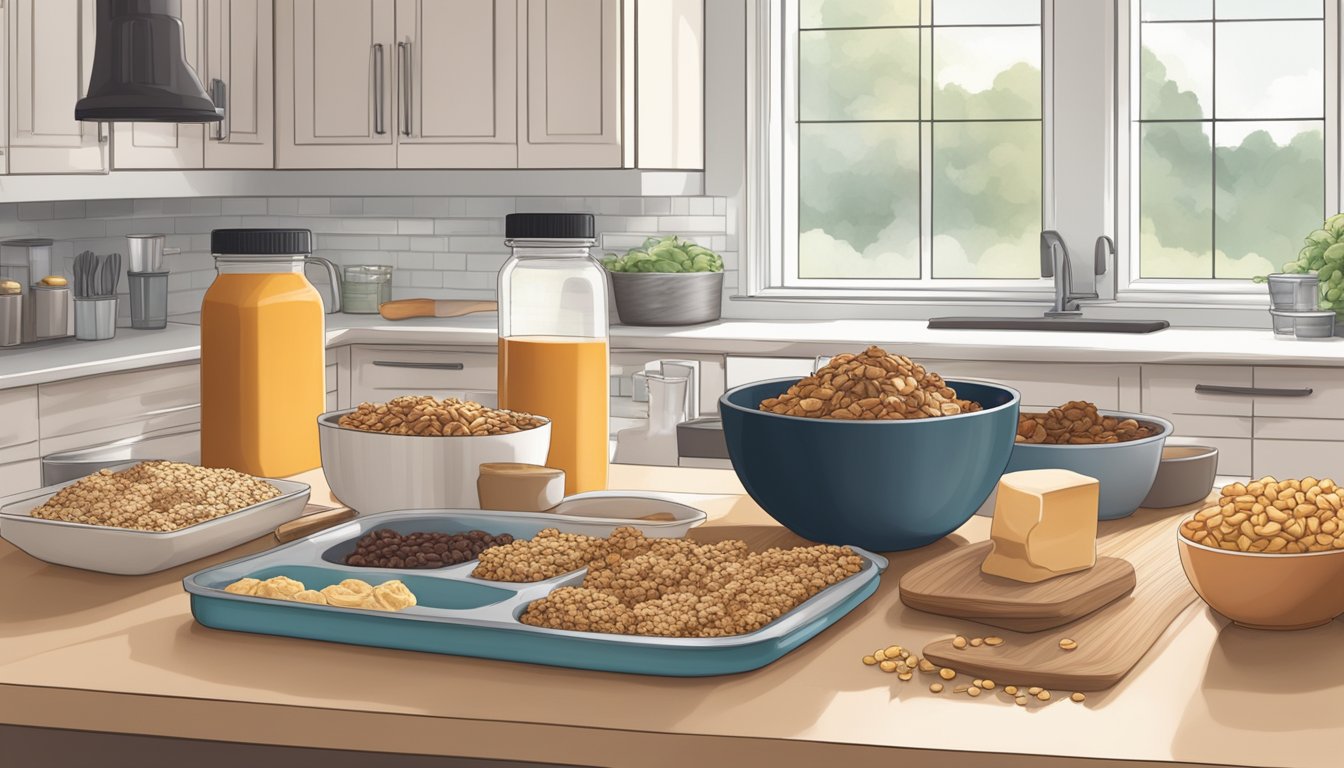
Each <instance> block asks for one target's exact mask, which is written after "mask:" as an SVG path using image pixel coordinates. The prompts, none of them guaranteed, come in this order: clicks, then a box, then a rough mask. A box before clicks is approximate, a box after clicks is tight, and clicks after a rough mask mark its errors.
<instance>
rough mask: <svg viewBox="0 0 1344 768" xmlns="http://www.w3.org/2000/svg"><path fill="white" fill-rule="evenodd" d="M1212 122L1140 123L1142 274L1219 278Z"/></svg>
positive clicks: (1140, 238)
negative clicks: (1215, 272)
mask: <svg viewBox="0 0 1344 768" xmlns="http://www.w3.org/2000/svg"><path fill="white" fill-rule="evenodd" d="M1209 128H1210V124H1209V123H1150V124H1147V125H1142V126H1140V138H1139V142H1140V146H1139V249H1140V253H1141V254H1142V264H1141V267H1140V272H1141V275H1140V276H1141V277H1205V278H1207V277H1213V255H1212V243H1213V199H1212V197H1213V194H1212V188H1213V179H1212V176H1211V174H1212V160H1211V157H1210V155H1211V153H1212V151H1213V150H1212V146H1211V144H1210V137H1209V134H1208V131H1209Z"/></svg>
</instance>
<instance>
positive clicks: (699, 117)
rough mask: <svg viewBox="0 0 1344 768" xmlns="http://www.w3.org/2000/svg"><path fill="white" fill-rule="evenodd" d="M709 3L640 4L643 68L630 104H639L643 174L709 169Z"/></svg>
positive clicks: (662, 0)
mask: <svg viewBox="0 0 1344 768" xmlns="http://www.w3.org/2000/svg"><path fill="white" fill-rule="evenodd" d="M705 1H706V0H639V13H638V14H637V19H636V20H635V28H636V29H635V47H636V51H635V53H636V58H637V61H638V64H637V65H636V67H635V72H636V77H635V78H632V79H633V80H634V81H635V82H634V83H633V90H634V92H635V93H643V94H648V97H647V98H643V99H633V94H631V83H627V84H626V93H627V94H628V96H627V98H630V99H632V100H634V101H635V102H636V104H637V108H636V110H635V111H636V113H637V115H638V117H637V118H636V120H635V124H636V125H637V126H638V128H639V131H638V133H639V140H638V141H637V142H636V156H635V163H634V164H635V166H636V167H638V168H665V169H667V168H671V169H686V168H704V167H705V143H704V125H705V55H704V51H705V34H704V33H705Z"/></svg>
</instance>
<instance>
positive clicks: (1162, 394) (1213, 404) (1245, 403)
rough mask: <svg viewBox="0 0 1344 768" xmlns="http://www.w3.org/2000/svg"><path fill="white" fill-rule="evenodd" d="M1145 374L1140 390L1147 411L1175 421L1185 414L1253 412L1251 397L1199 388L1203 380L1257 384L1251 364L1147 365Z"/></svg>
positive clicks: (1242, 414) (1227, 385) (1234, 383)
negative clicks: (1212, 392)
mask: <svg viewBox="0 0 1344 768" xmlns="http://www.w3.org/2000/svg"><path fill="white" fill-rule="evenodd" d="M1142 376H1143V381H1142V386H1141V388H1140V393H1141V407H1142V409H1143V412H1144V413H1151V414H1154V415H1156V416H1162V417H1165V418H1168V419H1171V420H1172V421H1173V422H1175V421H1177V420H1178V418H1179V417H1180V416H1182V415H1198V414H1202V415H1206V416H1250V415H1251V401H1252V398H1250V397H1247V396H1244V395H1232V394H1210V393H1205V392H1196V391H1195V387H1196V385H1199V384H1209V385H1215V386H1224V387H1250V386H1253V383H1254V377H1253V376H1252V369H1251V368H1250V367H1249V366H1231V365H1145V366H1143V371H1142ZM1172 417H1178V418H1172Z"/></svg>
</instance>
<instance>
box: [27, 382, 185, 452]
mask: <svg viewBox="0 0 1344 768" xmlns="http://www.w3.org/2000/svg"><path fill="white" fill-rule="evenodd" d="M200 370H201V368H200V365H199V364H196V363H191V364H187V365H172V366H165V367H161V368H148V369H142V370H138V371H126V372H123V373H111V374H107V375H105V376H91V377H88V378H84V379H75V380H73V381H62V382H56V383H52V384H42V385H40V386H38V388H37V404H38V416H39V418H40V419H41V449H42V453H43V455H46V454H50V453H54V452H57V451H69V450H75V449H77V448H87V447H89V446H93V445H102V444H104V443H109V442H112V441H114V440H118V439H120V438H125V437H136V436H138V435H142V434H145V433H148V432H154V431H158V430H162V429H167V428H170V427H179V426H187V425H191V424H198V423H200V420H201V393H200V384H201V382H200V378H201V377H200Z"/></svg>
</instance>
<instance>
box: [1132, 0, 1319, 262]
mask: <svg viewBox="0 0 1344 768" xmlns="http://www.w3.org/2000/svg"><path fill="white" fill-rule="evenodd" d="M1325 6H1326V3H1324V2H1322V0H1132V1H1131V7H1130V13H1131V18H1130V25H1131V27H1130V28H1131V30H1132V32H1131V35H1132V50H1134V51H1135V54H1134V55H1133V56H1132V59H1131V62H1130V67H1131V72H1130V76H1131V78H1132V81H1131V83H1132V84H1131V89H1130V93H1131V98H1130V110H1129V111H1130V120H1131V121H1132V128H1131V130H1130V139H1131V142H1132V145H1131V154H1130V163H1131V166H1130V174H1131V178H1132V179H1136V180H1137V181H1136V183H1132V184H1131V188H1130V194H1131V195H1132V198H1131V203H1130V205H1131V210H1132V211H1133V214H1132V216H1131V219H1132V221H1131V237H1132V239H1133V242H1134V243H1135V244H1136V245H1137V269H1136V270H1135V271H1136V272H1137V274H1136V277H1137V278H1138V279H1139V280H1140V282H1142V281H1147V280H1151V279H1159V280H1162V279H1166V280H1173V279H1175V280H1182V281H1185V282H1187V283H1188V281H1189V280H1190V279H1192V278H1193V279H1202V280H1209V279H1218V280H1244V279H1245V278H1249V277H1252V276H1255V275H1263V274H1266V273H1268V272H1274V271H1278V269H1279V268H1280V267H1282V265H1283V263H1284V262H1286V261H1289V260H1291V259H1293V258H1295V257H1296V256H1297V252H1298V249H1299V248H1301V246H1302V238H1303V237H1304V236H1305V235H1306V234H1307V233H1308V232H1310V231H1311V230H1313V229H1315V228H1316V227H1318V226H1320V223H1321V220H1322V219H1323V218H1324V217H1325V216H1326V215H1328V214H1330V213H1333V212H1334V210H1333V205H1335V204H1336V201H1335V200H1333V199H1330V198H1333V197H1334V196H1333V195H1327V179H1326V175H1327V174H1326V167H1327V165H1326V155H1327V152H1326V147H1327V146H1328V145H1329V144H1331V142H1328V141H1327V135H1328V132H1333V131H1334V130H1335V125H1334V120H1333V119H1331V120H1329V121H1327V117H1328V116H1330V113H1331V105H1329V104H1327V99H1326V97H1327V93H1328V92H1329V91H1328V90H1327V82H1326V81H1327V77H1326V72H1327V71H1328V70H1331V69H1333V65H1331V66H1327V61H1326V59H1327V48H1328V46H1327V28H1328V25H1327V20H1326V8H1325ZM1331 80H1332V81H1333V78H1331ZM1331 87H1333V82H1332V84H1331ZM1135 94H1136V95H1135ZM1327 122H1328V123H1329V124H1327ZM1331 154H1333V152H1331ZM1327 204H1329V205H1330V206H1331V207H1329V208H1328V207H1327Z"/></svg>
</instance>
